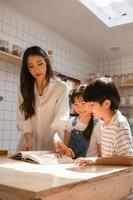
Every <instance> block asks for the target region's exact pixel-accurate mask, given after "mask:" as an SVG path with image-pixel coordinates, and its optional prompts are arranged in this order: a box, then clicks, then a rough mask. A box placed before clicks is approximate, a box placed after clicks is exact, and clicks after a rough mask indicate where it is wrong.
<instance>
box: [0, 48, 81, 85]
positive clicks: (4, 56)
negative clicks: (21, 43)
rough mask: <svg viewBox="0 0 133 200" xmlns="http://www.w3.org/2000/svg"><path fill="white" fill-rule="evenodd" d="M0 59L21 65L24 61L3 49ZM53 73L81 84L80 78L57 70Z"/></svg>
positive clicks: (0, 52)
mask: <svg viewBox="0 0 133 200" xmlns="http://www.w3.org/2000/svg"><path fill="white" fill-rule="evenodd" d="M0 60H3V61H5V62H8V63H12V64H15V65H19V66H20V65H21V62H22V58H20V57H18V56H15V55H12V54H10V53H7V52H4V51H1V50H0ZM53 73H54V75H55V76H57V77H60V78H61V79H62V80H64V81H66V80H71V81H73V82H75V84H77V85H79V84H80V80H78V79H75V78H73V77H69V76H66V75H64V74H61V73H60V72H57V71H55V70H53Z"/></svg>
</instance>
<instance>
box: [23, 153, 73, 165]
mask: <svg viewBox="0 0 133 200" xmlns="http://www.w3.org/2000/svg"><path fill="white" fill-rule="evenodd" d="M24 160H26V161H27V162H28V160H29V161H35V162H36V163H39V164H57V163H62V164H63V163H72V162H73V160H72V158H70V157H68V156H63V157H62V158H59V157H58V156H57V155H56V154H54V153H45V152H37V153H30V154H26V155H25V156H24Z"/></svg>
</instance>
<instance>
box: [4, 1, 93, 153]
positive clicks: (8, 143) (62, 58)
mask: <svg viewBox="0 0 133 200" xmlns="http://www.w3.org/2000/svg"><path fill="white" fill-rule="evenodd" d="M0 39H2V40H7V41H9V43H10V50H11V49H12V45H13V44H18V45H21V46H22V47H23V49H25V48H26V47H28V46H31V45H39V46H40V47H42V48H43V49H44V50H46V51H48V50H52V51H53V60H54V62H53V69H54V70H56V71H60V72H61V73H63V74H66V75H68V76H71V77H74V78H77V79H80V80H81V81H82V82H85V80H86V79H88V74H89V73H90V72H91V73H92V72H94V73H95V72H96V71H97V61H96V60H95V58H94V57H93V56H91V55H88V54H87V53H86V52H85V51H83V50H82V49H80V48H79V47H77V46H76V45H75V44H73V43H72V42H71V41H69V40H67V39H66V38H64V37H63V36H61V35H59V34H58V33H56V32H54V31H52V30H50V29H49V28H47V27H43V26H42V25H41V24H39V23H37V22H35V21H34V20H32V19H31V18H29V17H26V16H25V15H23V14H21V13H18V12H17V11H15V10H14V9H12V8H10V7H8V6H7V5H6V4H2V3H0ZM19 74H20V66H16V65H14V64H10V63H8V62H6V61H1V60H0V96H2V97H3V98H4V99H3V101H1V102H0V149H8V150H10V151H11V150H12V151H13V150H15V149H16V146H17V143H18V140H19V138H20V135H21V134H20V131H19V130H18V129H17V127H16V110H17V93H18V88H19Z"/></svg>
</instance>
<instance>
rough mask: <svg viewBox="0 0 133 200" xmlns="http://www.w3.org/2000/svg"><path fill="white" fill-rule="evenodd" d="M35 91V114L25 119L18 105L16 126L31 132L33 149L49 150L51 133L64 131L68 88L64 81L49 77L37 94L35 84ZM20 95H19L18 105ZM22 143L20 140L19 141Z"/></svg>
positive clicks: (67, 107) (51, 145) (67, 108)
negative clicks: (45, 85)
mask: <svg viewBox="0 0 133 200" xmlns="http://www.w3.org/2000/svg"><path fill="white" fill-rule="evenodd" d="M34 92H35V115H34V116H32V117H31V118H30V119H28V120H25V119H24V115H23V113H22V112H21V111H20V109H19V107H18V113H17V126H18V127H19V129H20V130H21V131H22V132H23V133H26V132H30V133H32V134H33V138H34V140H33V149H34V150H51V149H52V148H53V144H52V141H53V133H54V132H55V131H58V132H60V133H62V132H63V131H64V128H65V125H66V122H67V120H68V117H69V100H68V88H67V85H66V83H65V82H63V81H61V80H58V79H56V78H55V79H51V80H50V82H49V84H48V85H47V87H46V88H45V89H44V91H43V94H42V96H39V94H38V91H37V88H36V84H35V87H34ZM21 103H22V96H21V95H20V96H19V105H21ZM21 143H22V142H21Z"/></svg>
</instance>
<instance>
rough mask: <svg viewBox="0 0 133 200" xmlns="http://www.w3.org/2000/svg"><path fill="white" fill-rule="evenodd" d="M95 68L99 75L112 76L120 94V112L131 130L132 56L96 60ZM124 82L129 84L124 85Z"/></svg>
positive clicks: (132, 105) (132, 95) (132, 104)
mask: <svg viewBox="0 0 133 200" xmlns="http://www.w3.org/2000/svg"><path fill="white" fill-rule="evenodd" d="M97 70H98V72H99V73H100V75H110V76H112V77H114V79H115V81H116V83H117V85H118V86H119V85H125V86H123V87H119V88H118V89H119V92H120V94H121V104H123V105H124V106H121V107H120V110H121V111H122V113H123V114H124V115H125V116H126V117H127V119H128V121H129V124H130V126H131V129H132V132H133V56H127V57H119V58H115V59H108V60H98V62H97ZM126 84H131V85H130V86H126Z"/></svg>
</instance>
